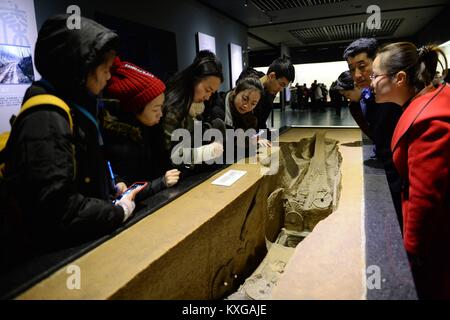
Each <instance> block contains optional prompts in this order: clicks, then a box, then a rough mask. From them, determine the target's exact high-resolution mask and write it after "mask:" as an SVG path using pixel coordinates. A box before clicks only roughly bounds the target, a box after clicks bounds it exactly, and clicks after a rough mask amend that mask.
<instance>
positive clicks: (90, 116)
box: [38, 78, 103, 146]
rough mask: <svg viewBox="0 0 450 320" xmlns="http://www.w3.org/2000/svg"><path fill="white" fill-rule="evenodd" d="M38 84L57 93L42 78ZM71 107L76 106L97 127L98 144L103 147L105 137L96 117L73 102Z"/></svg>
mask: <svg viewBox="0 0 450 320" xmlns="http://www.w3.org/2000/svg"><path fill="white" fill-rule="evenodd" d="M38 82H41V83H42V84H44V85H45V86H47V87H48V88H50V89H52V90H53V91H56V89H55V87H54V86H53V85H52V84H51V83H50V82H48V81H47V80H46V79H44V78H41V80H39V81H38ZM71 105H72V106H74V107H75V108H77V109H78V110H79V111H80V112H81V113H82V114H84V115H85V116H86V117H87V118H88V119H89V120H90V121H91V122H92V123H93V124H94V125H95V128H96V129H97V137H98V143H99V144H100V145H101V146H103V137H102V134H101V132H100V127H99V125H98V122H97V120H96V119H95V118H94V116H93V115H92V114H91V113H90V112H89V111H87V110H86V109H85V108H83V107H82V106H80V105H78V104H76V103H74V102H71Z"/></svg>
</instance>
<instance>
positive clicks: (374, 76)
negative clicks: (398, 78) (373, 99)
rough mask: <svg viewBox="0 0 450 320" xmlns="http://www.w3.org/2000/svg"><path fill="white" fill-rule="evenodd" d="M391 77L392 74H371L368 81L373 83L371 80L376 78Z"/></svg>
mask: <svg viewBox="0 0 450 320" xmlns="http://www.w3.org/2000/svg"><path fill="white" fill-rule="evenodd" d="M392 75H393V73H381V74H375V73H372V74H371V75H370V76H369V79H370V80H371V81H373V80H375V79H376V78H378V77H381V76H392Z"/></svg>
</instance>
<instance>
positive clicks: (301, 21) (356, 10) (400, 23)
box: [200, 0, 450, 60]
mask: <svg viewBox="0 0 450 320" xmlns="http://www.w3.org/2000/svg"><path fill="white" fill-rule="evenodd" d="M200 2H201V3H203V4H205V5H207V6H209V7H210V8H213V9H214V10H217V11H219V12H221V13H222V14H225V15H226V16H228V17H229V18H231V19H233V20H235V21H237V22H239V23H241V24H243V25H244V26H246V27H247V28H248V48H247V49H248V50H249V51H250V52H251V53H259V55H260V56H263V55H264V54H265V53H266V54H267V55H270V54H279V48H280V47H281V46H287V47H289V48H290V55H291V56H292V58H293V59H294V60H295V58H296V55H298V54H300V53H301V52H306V51H308V52H309V53H312V54H313V55H314V52H316V51H315V50H316V49H317V50H319V51H320V49H321V48H322V50H323V48H333V49H332V50H331V51H330V52H329V53H328V54H329V55H330V54H331V56H333V55H340V54H341V53H340V52H341V51H342V50H337V49H336V48H341V49H342V47H345V46H346V45H347V44H348V43H349V42H351V41H352V40H354V39H357V38H359V37H362V36H374V37H376V38H377V39H378V40H381V41H388V40H393V39H411V38H413V37H414V36H415V35H416V34H417V33H418V32H419V31H421V30H422V29H423V28H425V26H427V25H428V24H429V23H430V22H431V21H432V20H433V18H435V17H436V16H437V15H438V14H439V13H440V12H441V11H442V10H443V9H444V8H446V7H447V6H448V5H449V1H448V0H396V1H394V0H377V1H374V0H226V1H217V0H200ZM371 5H377V6H378V7H379V9H380V10H381V13H380V17H381V21H380V23H381V25H380V28H376V29H369V28H368V25H367V21H368V19H369V17H370V16H371V13H372V11H370V13H367V10H368V8H369V6H371ZM449 18H450V17H449ZM449 29H450V26H449ZM307 49H308V50H307ZM333 50H335V51H336V53H335V54H334V53H333V52H332V51H333ZM338 51H339V53H338ZM275 52H276V53H275ZM329 59H332V57H329V58H328V60H329Z"/></svg>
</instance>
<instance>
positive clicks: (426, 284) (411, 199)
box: [391, 84, 450, 299]
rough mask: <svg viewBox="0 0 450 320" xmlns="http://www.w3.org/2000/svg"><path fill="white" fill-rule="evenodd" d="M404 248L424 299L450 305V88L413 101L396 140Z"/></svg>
mask: <svg viewBox="0 0 450 320" xmlns="http://www.w3.org/2000/svg"><path fill="white" fill-rule="evenodd" d="M391 147H392V152H393V160H394V163H395V166H396V167H397V169H398V172H399V174H400V176H401V177H402V178H403V179H404V181H405V182H406V183H405V186H404V188H403V192H402V209H403V221H404V225H403V235H404V245H405V248H406V251H407V253H408V255H409V257H410V262H411V267H412V271H413V275H414V279H415V282H416V287H417V291H418V294H419V297H421V298H446V299H450V86H449V85H448V84H447V85H440V86H439V87H438V88H437V89H435V90H433V91H432V92H429V93H426V94H424V95H422V96H420V97H418V98H415V99H414V100H412V102H411V103H410V104H409V106H408V107H407V108H406V109H405V110H404V113H403V114H402V116H401V118H400V120H399V122H398V124H397V127H396V128H395V131H394V135H393V137H392V145H391Z"/></svg>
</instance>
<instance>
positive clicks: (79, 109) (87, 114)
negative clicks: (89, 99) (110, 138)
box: [72, 103, 103, 146]
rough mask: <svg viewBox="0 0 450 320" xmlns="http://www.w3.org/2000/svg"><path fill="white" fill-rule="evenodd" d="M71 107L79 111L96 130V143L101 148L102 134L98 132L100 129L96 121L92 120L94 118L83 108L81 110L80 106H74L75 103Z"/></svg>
mask: <svg viewBox="0 0 450 320" xmlns="http://www.w3.org/2000/svg"><path fill="white" fill-rule="evenodd" d="M72 105H73V106H74V107H75V108H77V109H78V111H80V112H81V113H82V114H84V115H85V116H86V117H87V118H88V119H89V120H90V121H91V122H92V123H93V124H94V125H95V128H96V129H97V137H98V143H99V144H100V145H101V146H103V137H102V134H101V132H100V127H99V125H98V122H97V120H96V119H95V118H94V116H93V115H92V114H91V113H90V112H89V111H87V110H86V109H85V108H83V107H82V106H80V105H78V104H76V103H72Z"/></svg>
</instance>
